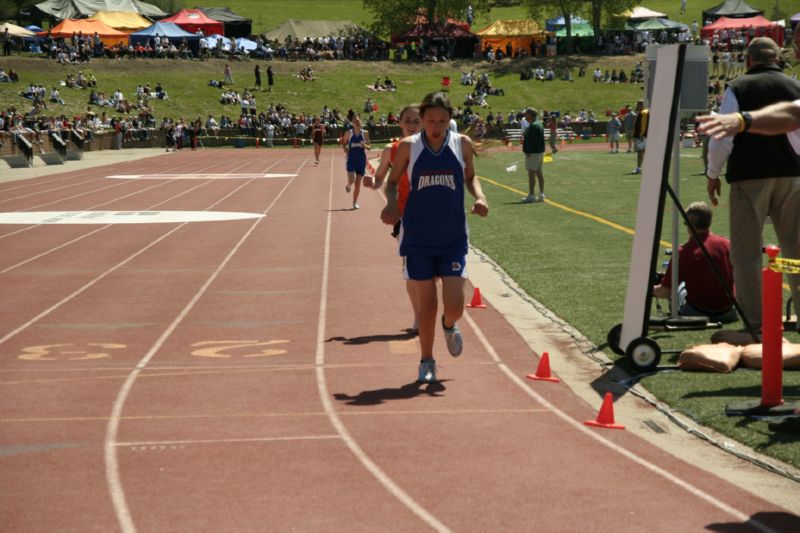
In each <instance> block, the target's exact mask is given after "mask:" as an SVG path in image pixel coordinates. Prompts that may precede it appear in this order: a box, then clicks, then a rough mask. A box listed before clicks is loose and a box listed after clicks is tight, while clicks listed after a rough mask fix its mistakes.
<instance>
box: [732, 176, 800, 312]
mask: <svg viewBox="0 0 800 533" xmlns="http://www.w3.org/2000/svg"><path fill="white" fill-rule="evenodd" d="M730 204H731V205H730V225H731V262H732V263H733V279H734V283H735V284H736V299H737V301H738V302H739V305H740V306H741V307H742V310H743V311H744V313H745V315H746V316H747V318H748V319H749V320H750V322H751V323H752V324H753V325H755V326H756V327H760V326H761V269H762V265H763V264H764V263H763V260H764V254H763V253H762V248H763V246H764V244H763V229H764V222H765V221H766V218H767V216H768V215H769V217H770V219H771V220H772V224H773V226H774V228H775V234H776V235H777V236H778V243H779V245H780V247H781V255H780V257H785V258H787V259H800V177H794V178H765V179H753V180H745V181H737V182H734V183H732V184H731V193H730ZM768 244H771V243H768ZM786 278H787V279H788V282H789V286H790V288H791V291H792V299H793V301H794V308H795V310H797V309H798V308H800V274H791V275H787V276H786Z"/></svg>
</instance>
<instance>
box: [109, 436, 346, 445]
mask: <svg viewBox="0 0 800 533" xmlns="http://www.w3.org/2000/svg"><path fill="white" fill-rule="evenodd" d="M331 439H336V440H339V435H304V436H297V437H252V438H240V439H198V440H154V441H142V442H118V443H116V444H115V446H116V447H117V448H123V447H128V446H176V445H181V444H239V443H247V442H287V441H298V440H331Z"/></svg>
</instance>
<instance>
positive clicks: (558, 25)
mask: <svg viewBox="0 0 800 533" xmlns="http://www.w3.org/2000/svg"><path fill="white" fill-rule="evenodd" d="M570 21H571V23H572V26H579V25H582V24H589V21H588V20H585V19H582V18H581V17H578V16H575V15H573V16H571V17H570ZM566 25H567V22H566V19H565V18H564V17H558V18H554V19H548V20H547V21H546V22H545V26H544V27H545V29H546V30H547V31H558V30H560V29H562V28H564V27H566Z"/></svg>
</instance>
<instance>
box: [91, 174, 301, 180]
mask: <svg viewBox="0 0 800 533" xmlns="http://www.w3.org/2000/svg"><path fill="white" fill-rule="evenodd" d="M295 176H297V174H263V173H262V174H252V173H249V174H113V175H111V176H106V178H111V179H121V180H253V179H276V178H294V177H295Z"/></svg>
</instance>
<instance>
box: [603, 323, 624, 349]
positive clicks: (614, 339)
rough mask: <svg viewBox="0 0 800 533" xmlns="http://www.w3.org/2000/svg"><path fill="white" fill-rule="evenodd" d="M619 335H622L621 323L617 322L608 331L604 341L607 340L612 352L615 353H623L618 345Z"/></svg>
mask: <svg viewBox="0 0 800 533" xmlns="http://www.w3.org/2000/svg"><path fill="white" fill-rule="evenodd" d="M620 335H622V324H617V325H616V326H614V327H613V328H611V329H610V330H609V331H608V335H607V336H606V342H608V347H609V348H611V351H612V352H614V353H615V354H617V355H625V352H624V351H623V350H622V348H620V347H619V338H620Z"/></svg>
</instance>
